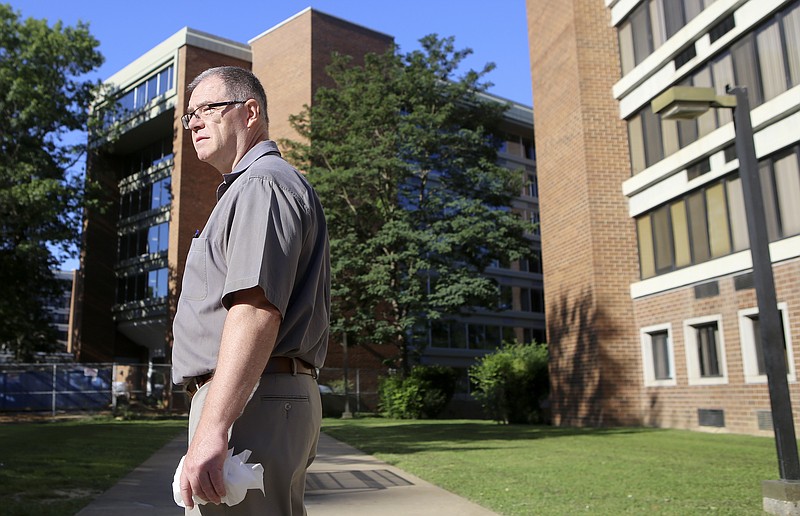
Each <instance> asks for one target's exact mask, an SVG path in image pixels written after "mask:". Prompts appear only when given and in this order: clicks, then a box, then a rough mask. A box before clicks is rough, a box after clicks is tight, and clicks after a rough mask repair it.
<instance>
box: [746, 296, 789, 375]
mask: <svg viewBox="0 0 800 516" xmlns="http://www.w3.org/2000/svg"><path fill="white" fill-rule="evenodd" d="M778 310H779V312H780V318H781V330H782V334H783V347H784V351H785V353H786V372H787V377H788V379H789V381H792V382H794V381H796V380H797V377H796V372H795V368H794V354H793V353H792V337H791V334H790V333H789V332H788V331H786V330H787V328H789V320H788V307H787V305H786V303H778ZM739 335H740V338H739V341H740V343H741V346H742V361H743V365H744V381H745V382H746V383H766V381H767V375H766V369H765V367H764V354H763V351H762V347H761V332H760V325H759V321H758V308H750V309H747V310H740V311H739Z"/></svg>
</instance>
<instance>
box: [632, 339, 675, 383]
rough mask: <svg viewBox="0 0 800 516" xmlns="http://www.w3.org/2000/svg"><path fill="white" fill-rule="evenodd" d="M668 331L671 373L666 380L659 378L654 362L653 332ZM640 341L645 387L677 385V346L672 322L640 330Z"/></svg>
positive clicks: (668, 353)
mask: <svg viewBox="0 0 800 516" xmlns="http://www.w3.org/2000/svg"><path fill="white" fill-rule="evenodd" d="M665 330H666V332H667V358H668V360H669V364H668V365H669V375H670V377H669V378H668V379H666V380H657V379H656V374H655V368H654V365H655V364H654V363H653V346H652V334H653V333H657V332H662V331H665ZM639 341H640V342H641V346H642V371H643V374H644V386H645V387H672V386H674V385H677V380H676V378H675V347H674V345H673V343H672V342H673V340H672V324H670V323H666V324H658V325H655V326H647V327H645V328H641V329H640V330H639Z"/></svg>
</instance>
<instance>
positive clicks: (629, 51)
mask: <svg viewBox="0 0 800 516" xmlns="http://www.w3.org/2000/svg"><path fill="white" fill-rule="evenodd" d="M693 48H694V47H693ZM619 51H620V63H621V64H622V75H625V74H627V73H628V72H630V71H631V70H633V67H634V66H636V59H635V58H634V56H633V29H632V28H631V24H630V22H625V23H623V24H622V25H620V27H619Z"/></svg>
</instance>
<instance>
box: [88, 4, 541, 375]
mask: <svg viewBox="0 0 800 516" xmlns="http://www.w3.org/2000/svg"><path fill="white" fill-rule="evenodd" d="M420 36H422V35H420ZM392 43H393V38H392V37H391V36H388V35H385V34H382V33H379V32H376V31H373V30H370V29H367V28H364V27H360V26H358V25H355V24H353V23H350V22H347V21H344V20H341V19H338V18H335V17H333V16H330V15H327V14H324V13H321V12H319V11H316V10H313V9H310V8H309V9H306V10H304V11H302V12H300V13H298V14H297V15H295V16H293V17H292V18H289V19H287V20H285V21H284V22H282V23H280V24H278V25H276V26H274V27H272V28H270V29H269V30H267V31H265V32H264V33H262V34H260V35H257V36H255V37H254V38H253V39H251V40H250V41H249V42H248V43H247V44H244V43H239V42H235V41H230V40H226V39H223V38H219V37H216V36H213V35H210V34H206V33H202V32H198V31H195V30H192V29H189V28H184V29H182V30H181V31H179V32H178V33H176V34H174V35H172V36H171V37H169V38H168V39H166V40H165V41H164V42H162V43H161V44H159V45H158V46H156V47H154V48H153V49H151V50H150V51H148V52H147V53H145V54H144V55H142V56H141V57H139V58H138V59H137V60H135V61H134V62H132V63H130V64H129V65H128V66H126V67H125V68H124V69H122V70H120V71H119V72H118V73H116V74H115V75H113V76H112V77H111V78H109V79H108V81H106V84H108V85H110V86H112V87H114V88H116V89H117V90H118V92H119V98H120V104H121V105H122V107H124V108H126V110H127V115H125V117H123V118H120V119H118V120H117V122H118V123H119V124H120V126H119V127H120V128H121V134H120V135H119V136H118V138H116V139H114V140H112V141H102V142H96V145H95V152H93V154H92V156H91V157H90V159H89V162H88V166H87V169H88V172H87V177H88V178H89V179H90V180H92V181H96V182H98V183H99V184H101V185H102V186H103V190H104V193H105V195H106V197H107V201H108V206H109V209H108V210H107V211H106V212H105V213H99V212H96V211H89V212H88V213H87V216H86V219H85V223H84V232H83V246H82V250H81V266H80V270H79V274H78V277H79V283H78V289H77V296H78V298H77V303H76V305H77V307H76V313H75V317H74V321H75V324H74V325H73V342H74V346H73V350H74V351H75V352H76V354H77V356H78V359H79V360H82V361H117V362H148V361H155V362H163V361H167V360H168V357H169V355H170V353H169V348H170V344H171V336H170V328H171V318H172V316H173V314H174V310H175V306H176V304H177V297H178V294H179V293H178V289H179V288H180V280H181V277H182V272H183V270H184V265H185V258H186V254H187V252H188V249H189V245H190V241H191V239H192V236H193V235H194V233H195V231H196V230H197V229H200V228H202V227H203V225H204V223H205V220H206V219H207V217H208V215H209V213H210V212H211V209H212V208H213V205H214V203H215V191H216V187H217V185H218V183H219V182H220V176H219V173H218V172H217V171H216V170H214V169H213V168H212V167H210V166H209V165H207V164H204V163H202V162H200V161H199V160H198V159H197V157H196V155H195V152H194V149H193V147H192V143H191V138H190V135H189V133H188V132H186V131H184V130H183V128H182V126H181V123H180V120H179V117H180V116H181V115H182V114H183V113H184V110H185V109H186V104H187V101H188V98H187V96H186V85H187V84H188V83H189V82H190V81H191V80H192V79H193V78H194V77H195V76H196V75H197V74H198V73H199V72H201V71H202V70H204V69H206V68H208V67H211V66H218V65H238V66H242V67H245V68H250V69H252V70H253V71H254V72H255V74H256V75H257V76H258V77H259V78H260V79H261V81H262V82H263V84H264V87H265V89H266V91H267V96H268V101H269V107H268V109H269V118H270V136H271V138H272V139H273V140H276V141H277V140H280V139H282V138H289V139H296V138H297V135H296V134H295V133H294V132H293V130H292V128H291V127H290V125H289V121H288V120H289V116H290V115H291V114H296V113H299V112H300V111H301V110H302V109H303V105H304V104H311V103H312V97H313V94H314V92H315V90H316V89H317V88H318V87H320V86H324V85H329V84H330V83H329V80H330V79H329V77H328V76H327V74H326V73H325V67H326V65H327V64H328V63H329V62H330V55H331V52H332V51H337V52H339V53H342V54H348V55H352V56H354V57H355V58H356V62H358V59H359V58H360V57H363V55H365V54H366V53H370V52H371V53H383V52H384V51H385V50H386V49H387V48H388V47H389V46H390V45H391V44H392ZM504 131H505V132H506V133H507V134H508V138H507V142H506V144H505V146H504V147H503V149H502V150H501V152H500V155H499V156H498V159H499V160H500V161H501V162H503V163H505V164H506V165H507V166H510V167H513V168H514V169H518V170H520V173H521V174H525V177H526V178H527V179H528V182H527V186H526V190H525V191H524V192H521V193H520V197H519V198H518V199H517V200H516V201H515V204H514V208H515V209H516V210H518V211H520V212H521V213H525V214H527V216H529V217H530V218H532V219H534V220H535V219H536V218H537V217H538V199H537V198H536V195H537V194H536V190H535V186H536V180H535V168H534V166H535V162H534V155H533V143H532V142H533V113H532V109H531V108H530V107H527V106H524V105H520V104H516V103H512V108H511V109H510V110H509V112H508V114H507V116H506V118H505V122H504ZM531 246H532V259H531V260H526V261H524V263H521V264H519V263H518V264H514V265H513V266H512V268H501V267H494V268H492V270H491V271H489V273H490V274H493V275H494V276H495V277H497V278H498V281H499V282H500V283H501V284H502V285H503V289H504V291H507V292H508V293H509V299H513V305H514V306H513V307H512V308H511V309H507V310H504V311H502V312H491V313H487V314H485V316H482V318H473V320H471V321H460V320H455V321H454V322H453V324H454V325H458V326H460V327H461V328H462V329H463V331H461V332H460V333H459V335H461V339H462V341H459V342H457V341H455V340H450V341H448V342H442V341H437V342H432V343H431V345H430V346H429V347H428V351H427V352H426V360H427V361H432V362H437V363H446V364H449V365H453V366H457V367H461V368H462V369H463V370H464V371H465V369H464V368H465V367H467V366H468V365H470V364H471V363H472V362H473V360H474V358H475V357H476V356H480V355H482V354H485V353H486V352H487V350H488V349H490V348H491V346H494V345H497V344H498V343H499V342H495V343H492V344H491V346H487V345H485V344H484V345H483V346H481V347H476V346H475V345H471V344H470V342H478V339H476V338H475V336H476V335H477V333H478V332H481V334H482V335H484V336H485V335H486V334H487V332H488V331H489V330H488V329H487V328H493V329H494V330H496V332H494V333H493V334H497V335H498V336H499V335H504V336H508V335H509V333H508V331H506V330H511V334H513V335H515V336H518V337H519V338H520V339H522V338H525V339H531V338H538V339H539V340H541V339H542V337H543V334H544V315H543V313H542V307H543V294H542V277H541V270H540V269H539V268H538V267H539V263H538V259H536V258H535V255H536V253H538V249H539V247H538V246H539V241H538V236H532V240H531ZM501 330H503V331H501ZM470 332H471V333H473V340H472V341H470V340H468V339H469V334H470ZM485 340H486V339H485V338H484V339H483V341H485ZM336 344H337V343H332V345H331V347H330V354H329V359H328V361H327V363H326V367H339V366H341V361H342V358H341V347H340V346H338V345H336ZM391 353H392V349H390V348H389V347H387V348H386V349H370V350H364V349H354V350H351V352H350V356H349V359H350V367H353V368H358V367H366V368H373V369H374V368H380V367H382V359H383V358H385V357H386V356H388V355H389V354H391Z"/></svg>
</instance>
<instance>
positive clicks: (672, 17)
mask: <svg viewBox="0 0 800 516" xmlns="http://www.w3.org/2000/svg"><path fill="white" fill-rule="evenodd" d="M664 21H665V25H666V27H667V37H668V38H669V37H672V36H673V35H674V34H675V33H676V32H678V31H679V30H681V27H683V26H684V25H685V24H686V23H685V22H684V17H683V5H682V2H680V1H679V0H672V1H665V2H664Z"/></svg>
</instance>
